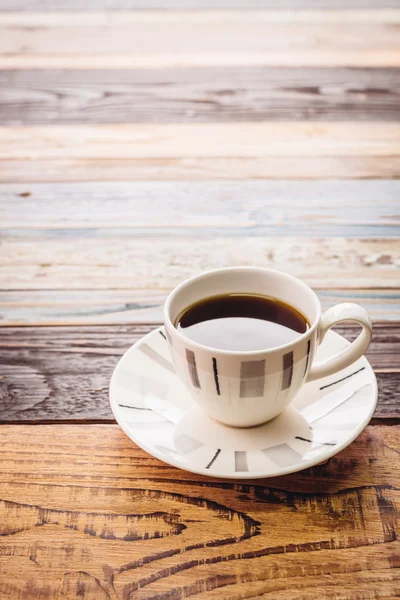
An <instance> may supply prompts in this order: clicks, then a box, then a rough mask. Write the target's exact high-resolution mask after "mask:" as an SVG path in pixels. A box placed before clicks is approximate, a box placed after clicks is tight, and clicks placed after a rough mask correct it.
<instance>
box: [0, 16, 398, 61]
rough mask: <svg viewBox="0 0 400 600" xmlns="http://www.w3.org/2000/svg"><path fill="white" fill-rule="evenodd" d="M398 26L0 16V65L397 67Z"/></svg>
mask: <svg viewBox="0 0 400 600" xmlns="http://www.w3.org/2000/svg"><path fill="white" fill-rule="evenodd" d="M399 24H400V11H396V10H390V9H389V10H369V11H368V10H365V11H362V10H359V11H357V10H356V11H349V10H336V11H335V10H333V11H324V10H321V11H279V10H278V11H270V10H264V11H248V10H236V11H235V10H232V11H220V12H218V11H195V12H190V11H181V12H165V11H148V12H141V11H139V12H122V13H120V12H114V13H109V12H108V13H107V12H94V13H85V12H83V13H82V12H76V13H73V12H67V13H59V12H58V13H57V12H54V13H35V12H32V13H29V12H27V13H18V12H15V13H0V53H1V54H2V55H3V56H2V57H1V62H0V66H1V67H3V68H21V67H22V68H38V67H40V68H52V67H53V68H54V67H57V68H64V69H65V68H142V69H147V68H150V69H153V68H163V67H164V68H165V67H170V68H171V67H185V66H187V67H188V66H191V67H199V66H236V67H237V66H242V65H248V66H261V65H262V66H274V67H282V66H297V67H307V66H314V67H315V66H322V67H346V66H347V67H398V66H399V65H400V32H399ZM239 31H240V35H239V34H238V32H239ZM205 39H206V40H207V43H206V44H205V43H204V40H205ZM71 40H73V43H71ZM366 40H368V43H366Z"/></svg>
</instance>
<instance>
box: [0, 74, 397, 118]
mask: <svg viewBox="0 0 400 600" xmlns="http://www.w3.org/2000/svg"><path fill="white" fill-rule="evenodd" d="M0 116H1V123H2V124H4V125H5V124H10V125H18V124H21V125H22V124H42V123H58V124H61V123H111V122H112V123H124V122H126V123H128V122H130V123H135V122H139V123H140V122H142V123H143V122H154V123H164V122H181V123H182V122H188V123H189V122H197V121H202V122H212V121H215V122H221V121H236V122H238V121H239V122H240V121H268V120H272V121H274V120H286V121H288V120H291V121H298V120H306V121H310V120H311V121H319V120H321V121H323V120H325V121H336V120H338V121H340V120H342V121H346V120H352V121H354V120H356V121H364V120H366V121H371V120H378V121H395V120H396V119H399V118H400V70H399V69H333V68H325V69H319V68H315V69H309V68H308V69H307V68H303V69H296V68H259V67H256V68H245V67H244V68H235V67H224V68H218V67H209V68H196V69H188V68H181V69H161V70H157V69H153V70H143V69H139V70H132V69H129V70H128V69H126V70H115V69H112V70H93V69H86V70H85V69H80V70H71V69H66V70H63V69H59V70H55V69H40V70H22V69H21V70H4V71H3V72H2V73H0Z"/></svg>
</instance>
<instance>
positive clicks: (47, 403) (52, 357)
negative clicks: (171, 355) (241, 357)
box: [0, 323, 400, 422]
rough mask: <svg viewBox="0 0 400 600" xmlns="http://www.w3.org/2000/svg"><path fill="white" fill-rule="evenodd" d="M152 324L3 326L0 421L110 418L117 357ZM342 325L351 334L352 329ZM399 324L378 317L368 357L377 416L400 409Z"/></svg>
mask: <svg viewBox="0 0 400 600" xmlns="http://www.w3.org/2000/svg"><path fill="white" fill-rule="evenodd" d="M153 328H154V325H145V324H143V325H131V326H124V325H116V326H102V327H88V326H86V327H85V326H82V327H39V328H35V327H25V328H14V327H6V328H3V329H2V330H1V331H0V356H1V369H0V373H1V379H0V395H1V396H0V397H1V405H0V406H1V408H0V421H2V422H19V421H21V422H24V421H28V422H40V421H85V420H87V419H91V420H100V421H101V420H103V419H105V420H109V419H111V418H112V415H111V412H110V408H109V403H108V385H109V380H110V377H111V373H112V370H113V368H114V367H115V365H116V363H117V361H118V359H119V357H120V356H121V355H122V353H123V352H124V351H125V350H127V349H128V348H129V346H130V345H131V344H133V343H134V342H135V341H137V340H138V339H140V338H141V337H142V336H143V335H144V334H146V333H147V332H148V331H150V330H151V329H153ZM339 331H340V332H342V333H345V335H346V337H348V338H349V339H352V338H354V336H355V335H356V328H354V327H342V328H339ZM399 341H400V325H399V324H398V323H379V324H376V326H375V330H374V338H373V342H372V345H371V347H370V349H369V351H368V358H369V360H370V361H371V364H372V366H373V367H374V368H375V369H376V371H377V377H378V385H379V404H378V408H377V411H376V413H375V417H376V418H393V417H396V416H398V417H399V416H400V405H399V403H398V399H397V390H398V387H399V384H400V354H399V352H398V345H399Z"/></svg>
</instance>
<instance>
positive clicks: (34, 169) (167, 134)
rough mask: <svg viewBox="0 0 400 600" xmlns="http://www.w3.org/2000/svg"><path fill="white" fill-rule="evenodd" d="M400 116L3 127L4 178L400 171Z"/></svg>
mask: <svg viewBox="0 0 400 600" xmlns="http://www.w3.org/2000/svg"><path fill="white" fill-rule="evenodd" d="M399 168H400V127H399V125H398V123H386V122H371V123H344V122H340V123H328V122H323V123H318V122H310V123H302V122H292V123H283V122H263V123H206V124H203V123H192V124H188V123H175V124H135V125H128V124H126V125H105V124H102V125H97V126H91V125H68V126H62V125H60V126H57V125H48V126H24V127H18V126H8V127H7V126H6V127H0V181H1V182H15V181H19V182H21V183H22V182H26V181H28V180H30V181H57V180H63V181H70V180H74V179H75V180H80V179H84V180H89V181H93V180H96V179H98V180H114V179H115V178H118V179H123V178H126V179H128V180H129V179H140V180H153V179H156V180H159V179H187V178H189V179H199V178H200V179H207V178H208V179H214V178H219V179H226V178H228V179H242V178H245V179H247V178H263V179H268V178H274V179H282V178H289V179H299V178H301V179H303V178H310V177H311V178H329V179H332V178H343V177H353V178H355V177H369V178H372V177H380V178H382V177H383V178H391V177H396V176H397V175H398V173H399Z"/></svg>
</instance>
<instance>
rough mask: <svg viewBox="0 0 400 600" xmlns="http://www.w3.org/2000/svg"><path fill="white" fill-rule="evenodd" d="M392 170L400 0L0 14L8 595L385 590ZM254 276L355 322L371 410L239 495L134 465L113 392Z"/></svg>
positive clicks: (96, 598)
mask: <svg viewBox="0 0 400 600" xmlns="http://www.w3.org/2000/svg"><path fill="white" fill-rule="evenodd" d="M83 9H84V10H83ZM399 176H400V2H399V1H398V0H383V1H379V0H348V1H344V0H298V1H297V2H295V0H282V2H273V1H272V0H248V1H246V0H204V1H203V2H201V1H200V0H179V1H178V0H148V1H144V0H97V1H96V2H94V1H91V2H86V3H83V2H78V0H0V288H1V289H0V423H1V424H0V453H1V454H0V599H1V600H3V599H4V600H10V599H11V600H61V599H67V600H69V599H77V600H81V599H84V600H142V599H143V600H183V599H184V598H195V599H196V600H244V599H246V600H252V599H255V598H257V599H265V600H266V599H272V600H286V599H288V600H300V599H301V600H315V599H318V600H327V599H329V600H339V599H340V600H347V599H357V600H359V599H361V600H363V599H365V600H371V599H377V598H395V597H399V596H400V575H399V570H398V568H399V566H400V547H399V544H398V541H397V535H398V532H399V520H398V519H399V510H398V504H399V501H400V492H399V487H400V461H399V452H400V443H399V431H400V428H399V420H398V419H399V414H400V402H399V386H400V354H399V340H400V329H399V320H400V304H399V298H400V277H399V267H400V235H399V233H400V227H399V225H400V211H399V206H400V181H399ZM248 264H252V265H259V266H267V267H276V268H278V269H282V270H284V271H286V272H289V273H292V274H294V275H297V276H299V277H301V278H303V279H304V280H305V281H306V282H307V283H309V284H310V285H312V286H313V287H314V288H315V289H316V291H317V293H318V295H319V297H320V298H321V301H322V304H323V306H324V307H328V306H331V305H333V304H335V303H338V302H342V301H355V302H359V303H361V304H362V305H363V306H365V307H366V308H367V309H368V310H369V311H370V313H371V316H372V318H373V320H374V326H375V334H374V340H373V343H372V346H371V348H370V351H369V353H368V357H369V359H370V361H371V364H372V365H373V367H374V369H375V370H376V374H377V378H378V384H379V403H378V407H377V410H376V413H375V415H374V418H373V420H372V421H371V424H370V426H369V427H368V428H367V430H366V431H365V432H364V433H363V434H362V436H360V438H358V440H356V442H354V443H353V444H352V445H351V446H350V447H349V448H347V449H346V450H345V451H343V452H342V453H340V454H339V455H338V456H336V457H334V458H333V459H331V460H330V461H329V462H328V463H327V464H325V465H321V466H318V467H315V468H313V469H310V470H308V471H304V472H302V473H299V474H296V475H292V476H287V477H283V478H277V479H274V480H265V481H254V482H247V483H246V484H242V483H240V482H227V481H218V480H215V479H206V478H202V477H199V476H194V475H192V474H188V473H184V472H182V471H179V470H177V469H174V468H172V467H168V466H166V465H164V464H162V463H160V462H159V461H157V460H156V459H153V458H151V457H149V456H147V455H146V454H145V453H144V452H143V451H141V450H140V449H138V448H137V447H135V445H134V444H132V443H131V442H130V441H129V440H128V439H127V438H126V437H125V435H124V434H123V432H122V431H121V430H120V429H119V428H118V427H117V425H115V423H114V421H113V419H112V415H111V412H110V409H109V405H108V382H109V378H110V375H111V372H112V370H113V368H114V366H115V364H116V362H117V361H118V358H119V357H120V356H121V354H122V353H123V352H124V351H125V350H126V349H127V348H128V347H129V346H130V345H131V344H132V343H133V342H135V341H136V340H138V339H139V338H140V337H141V336H142V335H144V334H145V333H146V332H148V331H150V330H151V329H152V328H153V327H154V326H155V325H156V324H158V323H159V322H160V321H161V318H162V311H161V307H162V304H163V301H164V299H165V297H166V295H167V293H168V292H169V291H170V290H171V289H172V287H174V286H175V285H176V284H177V283H179V282H180V281H182V280H183V279H184V278H186V277H188V276H190V275H192V274H195V273H198V272H199V271H201V270H203V269H208V268H213V267H218V266H227V265H248ZM339 331H341V332H342V333H344V334H345V335H346V336H347V337H349V339H351V338H353V337H354V336H355V335H356V329H355V328H354V327H347V328H344V327H342V328H341V329H339Z"/></svg>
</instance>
